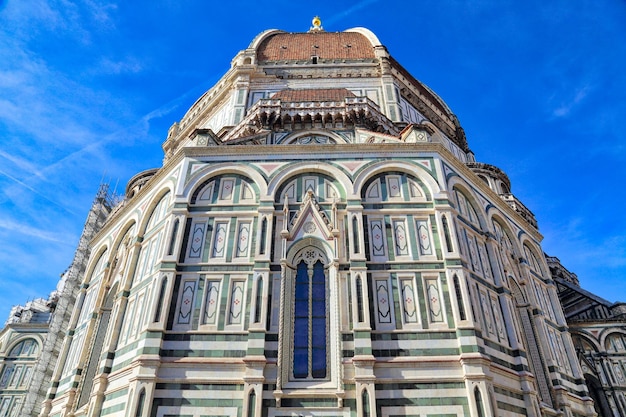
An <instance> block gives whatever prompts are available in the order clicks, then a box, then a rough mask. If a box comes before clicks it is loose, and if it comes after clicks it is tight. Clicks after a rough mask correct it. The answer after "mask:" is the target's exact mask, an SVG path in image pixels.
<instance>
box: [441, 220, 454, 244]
mask: <svg viewBox="0 0 626 417" xmlns="http://www.w3.org/2000/svg"><path fill="white" fill-rule="evenodd" d="M441 226H442V228H443V236H444V239H445V240H446V249H447V250H448V252H452V251H454V248H453V247H452V238H451V237H450V226H449V225H448V219H447V218H446V216H441Z"/></svg>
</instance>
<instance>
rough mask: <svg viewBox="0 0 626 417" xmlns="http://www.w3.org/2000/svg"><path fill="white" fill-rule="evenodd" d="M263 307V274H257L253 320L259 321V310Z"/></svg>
mask: <svg viewBox="0 0 626 417" xmlns="http://www.w3.org/2000/svg"><path fill="white" fill-rule="evenodd" d="M262 308H263V276H261V275H259V277H258V278H257V280H256V300H255V302H254V322H255V323H259V322H261V310H262Z"/></svg>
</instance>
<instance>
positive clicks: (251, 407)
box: [248, 390, 256, 417]
mask: <svg viewBox="0 0 626 417" xmlns="http://www.w3.org/2000/svg"><path fill="white" fill-rule="evenodd" d="M255 410H256V393H255V392H254V390H250V395H249V396H248V417H254V415H255Z"/></svg>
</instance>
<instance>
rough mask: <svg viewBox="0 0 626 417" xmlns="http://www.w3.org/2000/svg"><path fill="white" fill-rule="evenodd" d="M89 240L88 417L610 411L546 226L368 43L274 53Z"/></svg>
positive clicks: (186, 131)
mask: <svg viewBox="0 0 626 417" xmlns="http://www.w3.org/2000/svg"><path fill="white" fill-rule="evenodd" d="M163 149H164V153H165V158H164V162H163V166H162V167H160V168H159V169H154V170H149V171H145V172H142V173H139V174H137V175H136V176H135V177H134V178H132V179H131V180H130V181H129V183H128V185H127V188H126V196H125V199H124V200H123V201H122V202H121V203H120V204H118V205H117V206H116V207H114V208H113V209H112V211H111V213H110V214H108V217H107V220H106V222H105V223H104V225H103V226H101V227H100V228H99V231H98V232H97V233H95V235H94V236H93V238H92V239H91V242H90V247H89V257H88V260H87V261H86V267H85V269H84V271H82V272H81V274H82V275H81V280H80V285H79V286H78V287H77V289H78V291H77V298H76V302H75V306H74V309H73V314H72V315H71V319H69V321H68V323H67V333H66V334H67V336H66V337H65V340H64V342H63V343H62V346H61V347H60V350H59V353H58V361H57V365H56V368H55V370H54V373H53V375H52V376H51V378H50V380H51V381H50V387H49V389H48V392H47V395H46V398H45V400H44V402H43V405H42V406H41V411H40V414H39V415H41V416H45V417H66V416H94V417H96V416H124V417H139V416H144V417H147V416H158V417H166V416H194V417H201V416H233V417H234V416H242V417H261V416H327V417H330V416H345V417H349V416H350V417H351V416H359V417H360V416H364V417H365V416H367V417H383V416H384V417H387V416H431V417H434V416H446V417H452V416H459V417H460V416H472V417H487V416H535V417H539V416H567V417H582V416H593V415H594V414H595V413H594V411H593V410H594V407H593V401H592V399H591V397H590V396H589V392H588V390H587V387H586V385H585V380H584V375H583V372H582V370H581V366H580V362H579V361H578V359H577V357H576V351H575V349H574V345H573V343H572V340H571V337H570V335H569V333H568V332H567V325H566V321H565V317H564V315H563V311H562V310H561V308H560V307H559V300H558V296H557V291H556V286H555V283H554V280H553V279H552V276H551V273H550V270H549V268H548V265H547V263H546V260H545V258H544V256H543V251H542V249H541V239H542V237H541V235H540V233H539V231H538V229H537V223H536V221H535V219H534V216H533V215H532V213H531V212H530V210H528V209H527V208H526V207H525V206H524V205H523V204H522V203H521V202H520V201H519V200H518V199H516V198H515V196H514V195H513V194H511V184H510V182H509V180H508V178H507V176H506V174H505V173H504V172H502V171H501V170H500V169H498V168H497V167H495V166H493V165H489V164H484V163H479V162H476V160H475V158H474V155H473V153H472V152H471V150H470V148H469V145H468V143H467V140H466V137H465V134H464V131H463V129H462V127H461V125H460V123H459V121H458V120H457V118H456V116H455V115H454V114H453V113H452V111H451V110H450V109H449V108H448V106H447V105H446V104H445V103H444V102H443V100H442V99H441V98H440V97H438V96H437V95H436V94H435V93H434V92H433V91H431V90H430V89H429V88H428V87H427V86H426V85H424V84H423V83H421V82H419V81H418V80H417V79H415V78H414V77H413V76H412V75H411V74H409V73H408V72H407V71H406V70H405V69H404V68H403V67H402V66H401V65H400V64H399V63H398V62H397V61H395V60H394V59H393V57H392V56H391V55H390V54H389V53H388V51H387V49H386V48H385V47H384V46H382V44H381V43H380V41H379V40H378V39H377V37H376V36H375V35H374V34H373V33H372V32H370V31H369V30H367V29H363V28H355V29H351V30H347V31H344V32H335V33H330V32H325V31H324V30H323V29H322V28H321V26H320V24H319V21H317V20H315V21H314V25H313V27H312V28H311V30H310V31H308V32H304V33H286V32H283V31H278V30H268V31H265V32H263V33H261V34H259V35H258V36H257V37H256V38H255V39H254V40H253V41H252V43H251V44H250V45H249V47H248V48H246V49H244V50H242V51H241V52H240V53H239V54H237V55H236V56H235V58H234V59H233V61H232V65H231V68H230V70H229V71H228V72H227V73H226V74H225V75H224V76H223V77H222V78H221V79H220V80H219V81H218V83H217V84H216V85H215V86H214V87H213V88H211V89H210V90H209V91H207V92H206V93H205V94H204V95H203V96H202V97H200V98H199V99H198V100H197V101H196V103H194V104H193V106H192V107H191V108H190V109H189V111H188V112H187V113H186V115H185V116H184V117H183V119H182V120H181V121H180V122H179V123H176V124H174V125H173V126H172V127H171V128H170V129H169V132H168V133H167V139H166V141H165V142H164V144H163Z"/></svg>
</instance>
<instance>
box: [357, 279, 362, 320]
mask: <svg viewBox="0 0 626 417" xmlns="http://www.w3.org/2000/svg"><path fill="white" fill-rule="evenodd" d="M356 305H357V320H359V323H363V281H362V280H361V277H360V276H358V277H357V278H356Z"/></svg>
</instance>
